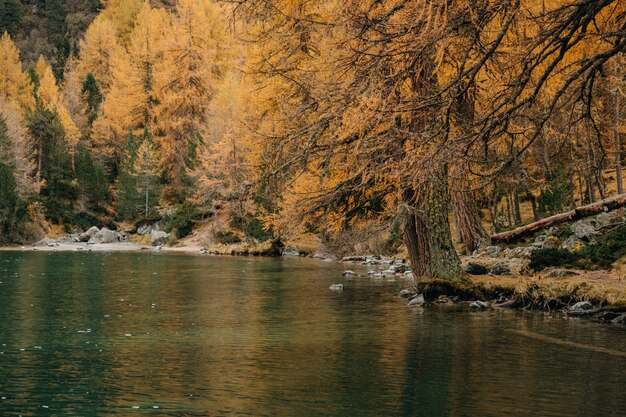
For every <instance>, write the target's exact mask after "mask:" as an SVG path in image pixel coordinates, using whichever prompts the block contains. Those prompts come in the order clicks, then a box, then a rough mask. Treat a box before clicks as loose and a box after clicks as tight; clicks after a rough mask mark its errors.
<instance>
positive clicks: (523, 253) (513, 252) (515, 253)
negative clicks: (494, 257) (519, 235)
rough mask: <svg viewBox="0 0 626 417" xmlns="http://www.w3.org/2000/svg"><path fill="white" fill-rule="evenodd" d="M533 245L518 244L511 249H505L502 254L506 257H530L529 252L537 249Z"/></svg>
mask: <svg viewBox="0 0 626 417" xmlns="http://www.w3.org/2000/svg"><path fill="white" fill-rule="evenodd" d="M537 249H538V248H537V247H534V246H520V247H517V248H513V249H505V250H504V256H505V257H507V258H526V259H527V258H530V254H531V253H533V251H535V250H537Z"/></svg>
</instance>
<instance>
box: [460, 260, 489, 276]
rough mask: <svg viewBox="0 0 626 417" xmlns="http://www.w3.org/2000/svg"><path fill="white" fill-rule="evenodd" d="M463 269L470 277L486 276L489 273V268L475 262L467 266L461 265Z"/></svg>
mask: <svg viewBox="0 0 626 417" xmlns="http://www.w3.org/2000/svg"><path fill="white" fill-rule="evenodd" d="M461 268H463V271H465V272H466V273H468V274H470V275H486V274H487V272H488V271H487V268H485V267H484V266H483V265H481V264H477V263H475V262H469V263H468V264H466V265H461Z"/></svg>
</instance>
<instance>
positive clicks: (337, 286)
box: [328, 284, 343, 291]
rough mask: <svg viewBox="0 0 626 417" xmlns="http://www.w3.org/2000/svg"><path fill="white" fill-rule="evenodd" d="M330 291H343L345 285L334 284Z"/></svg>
mask: <svg viewBox="0 0 626 417" xmlns="http://www.w3.org/2000/svg"><path fill="white" fill-rule="evenodd" d="M328 289H329V290H331V291H343V284H332V285H331V286H330V287H328Z"/></svg>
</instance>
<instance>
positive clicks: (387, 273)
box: [382, 268, 396, 275]
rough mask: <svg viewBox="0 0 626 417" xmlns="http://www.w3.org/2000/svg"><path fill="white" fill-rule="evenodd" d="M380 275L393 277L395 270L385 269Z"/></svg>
mask: <svg viewBox="0 0 626 417" xmlns="http://www.w3.org/2000/svg"><path fill="white" fill-rule="evenodd" d="M382 274H383V275H395V274H396V270H395V269H391V268H390V269H385V270H384V271H383V272H382Z"/></svg>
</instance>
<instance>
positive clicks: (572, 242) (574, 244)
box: [560, 235, 585, 252]
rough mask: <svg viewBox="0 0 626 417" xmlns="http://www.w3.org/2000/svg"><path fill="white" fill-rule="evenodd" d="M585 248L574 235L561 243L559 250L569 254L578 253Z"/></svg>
mask: <svg viewBox="0 0 626 417" xmlns="http://www.w3.org/2000/svg"><path fill="white" fill-rule="evenodd" d="M584 247H585V243H584V242H583V241H582V240H580V238H579V237H578V236H576V235H572V236H570V237H568V238H567V239H565V241H564V242H563V243H561V245H560V248H561V249H567V250H569V251H570V252H578V251H580V250H582V249H583V248H584Z"/></svg>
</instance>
